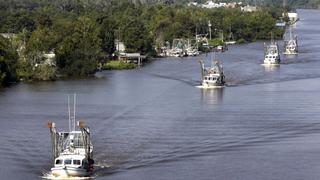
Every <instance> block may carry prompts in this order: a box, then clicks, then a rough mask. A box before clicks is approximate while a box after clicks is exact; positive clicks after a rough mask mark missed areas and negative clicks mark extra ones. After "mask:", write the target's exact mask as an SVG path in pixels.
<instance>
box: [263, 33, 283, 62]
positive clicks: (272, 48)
mask: <svg viewBox="0 0 320 180" xmlns="http://www.w3.org/2000/svg"><path fill="white" fill-rule="evenodd" d="M264 47H265V55H264V61H263V63H264V64H266V65H278V64H280V53H279V46H278V44H277V42H274V41H273V38H271V43H270V44H268V45H266V44H264Z"/></svg>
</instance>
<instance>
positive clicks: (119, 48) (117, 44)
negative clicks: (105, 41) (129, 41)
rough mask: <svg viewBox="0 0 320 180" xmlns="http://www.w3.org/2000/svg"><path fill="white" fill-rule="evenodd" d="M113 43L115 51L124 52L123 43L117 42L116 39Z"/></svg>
mask: <svg viewBox="0 0 320 180" xmlns="http://www.w3.org/2000/svg"><path fill="white" fill-rule="evenodd" d="M114 43H115V46H116V51H118V52H124V51H125V50H126V46H125V45H124V43H123V42H121V41H119V40H118V39H116V40H115V41H114Z"/></svg>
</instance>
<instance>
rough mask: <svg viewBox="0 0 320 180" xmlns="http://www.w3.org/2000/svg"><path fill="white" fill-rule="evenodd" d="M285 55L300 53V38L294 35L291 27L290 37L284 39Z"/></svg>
mask: <svg viewBox="0 0 320 180" xmlns="http://www.w3.org/2000/svg"><path fill="white" fill-rule="evenodd" d="M284 49H285V52H284V54H285V55H294V54H298V38H297V36H296V35H295V36H294V37H293V35H292V29H291V27H290V28H289V39H287V40H285V41H284Z"/></svg>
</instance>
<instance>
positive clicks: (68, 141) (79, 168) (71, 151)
mask: <svg viewBox="0 0 320 180" xmlns="http://www.w3.org/2000/svg"><path fill="white" fill-rule="evenodd" d="M68 101H69V100H68ZM74 102H75V96H74ZM68 104H69V103H68ZM74 107H75V106H74ZM74 111H75V110H74ZM71 116H72V115H71V113H70V106H69V132H65V131H60V132H58V131H57V130H56V126H55V123H53V122H49V123H48V128H49V129H50V133H51V141H52V151H53V152H52V153H53V158H54V167H52V168H51V176H53V177H58V178H68V177H87V176H90V174H91V173H92V171H93V164H94V161H93V159H92V149H93V146H92V144H91V139H90V131H89V128H88V127H86V126H85V124H84V122H81V121H80V122H79V121H78V123H77V127H78V130H76V125H75V113H73V116H72V117H71Z"/></svg>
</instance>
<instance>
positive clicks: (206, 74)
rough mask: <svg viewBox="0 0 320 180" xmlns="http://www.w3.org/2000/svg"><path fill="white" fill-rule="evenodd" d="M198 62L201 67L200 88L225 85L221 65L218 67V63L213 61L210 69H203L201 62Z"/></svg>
mask: <svg viewBox="0 0 320 180" xmlns="http://www.w3.org/2000/svg"><path fill="white" fill-rule="evenodd" d="M199 62H200V65H201V74H202V77H201V81H202V82H201V85H202V88H216V87H223V86H224V84H225V77H224V74H223V68H222V65H220V63H219V61H216V60H213V61H212V64H211V66H210V67H205V66H204V62H203V60H200V61H199Z"/></svg>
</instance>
